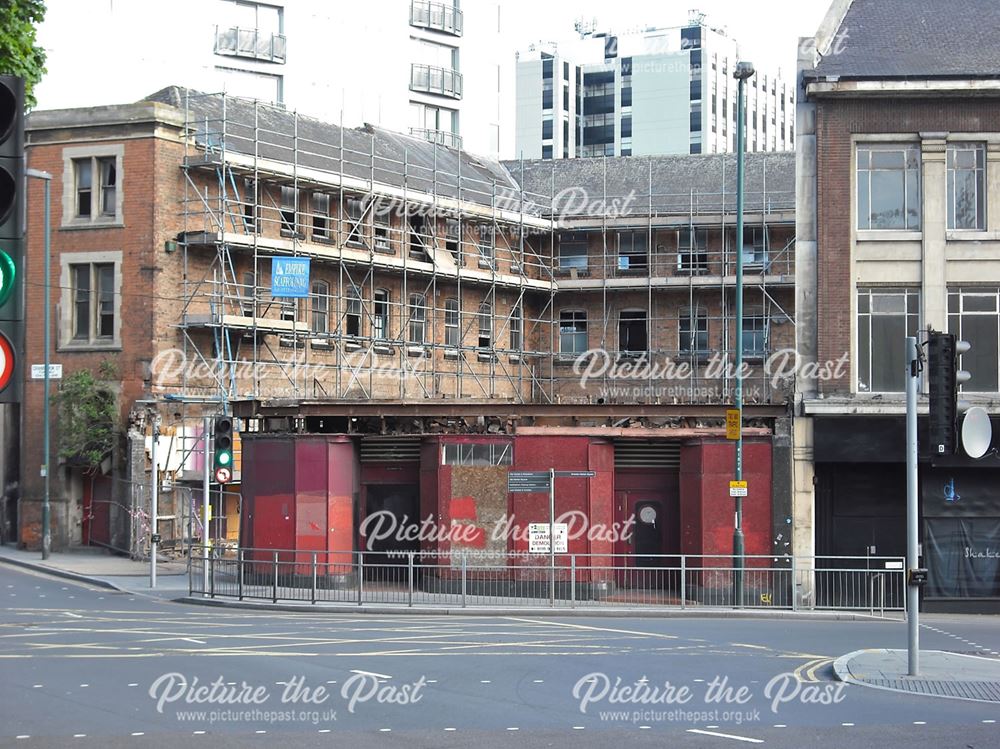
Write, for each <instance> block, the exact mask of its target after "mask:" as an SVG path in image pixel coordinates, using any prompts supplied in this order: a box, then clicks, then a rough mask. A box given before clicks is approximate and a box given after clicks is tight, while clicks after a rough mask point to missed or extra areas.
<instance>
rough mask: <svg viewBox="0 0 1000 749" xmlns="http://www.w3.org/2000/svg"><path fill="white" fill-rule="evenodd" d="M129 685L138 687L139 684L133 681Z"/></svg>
mask: <svg viewBox="0 0 1000 749" xmlns="http://www.w3.org/2000/svg"><path fill="white" fill-rule="evenodd" d="M129 686H130V687H137V686H139V685H138V684H137V683H135V682H134V681H133V682H132V683H131V684H129Z"/></svg>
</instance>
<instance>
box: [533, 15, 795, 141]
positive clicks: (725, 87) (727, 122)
mask: <svg viewBox="0 0 1000 749" xmlns="http://www.w3.org/2000/svg"><path fill="white" fill-rule="evenodd" d="M737 49H738V47H737V43H736V41H735V40H734V39H732V38H731V37H729V36H727V35H726V33H725V32H723V31H720V30H719V29H716V28H713V27H711V26H709V25H708V24H706V23H705V22H704V19H703V17H701V16H700V15H694V16H693V17H692V21H691V23H690V24H689V25H687V26H683V27H679V28H650V29H647V30H645V31H641V32H630V33H627V34H620V35H615V34H608V33H595V32H584V33H581V35H580V38H579V39H577V40H575V41H574V42H572V43H569V44H558V45H556V44H551V43H550V44H542V45H538V46H536V47H533V48H532V49H531V50H529V51H528V52H526V53H522V54H520V55H519V57H518V63H517V83H516V86H517V118H516V123H515V147H516V150H517V153H518V155H519V156H520V157H523V158H526V159H566V158H573V157H594V156H649V155H657V154H686V153H692V154H698V153H723V152H727V151H735V150H736V88H737V85H736V81H735V80H734V79H733V76H732V70H733V66H734V65H735V64H736V62H737V60H738V59H739V55H738V54H737ZM746 95H747V101H746V108H747V141H746V142H747V150H748V151H751V152H754V151H785V150H791V149H792V148H793V147H794V142H795V92H794V87H793V86H792V85H791V84H787V83H786V82H785V81H784V80H782V78H781V76H780V75H776V74H774V73H769V72H767V71H763V70H762V71H758V72H757V75H755V76H754V77H753V78H751V79H750V80H749V81H748V84H747V88H746Z"/></svg>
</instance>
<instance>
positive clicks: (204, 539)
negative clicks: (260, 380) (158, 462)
mask: <svg viewBox="0 0 1000 749" xmlns="http://www.w3.org/2000/svg"><path fill="white" fill-rule="evenodd" d="M202 428H203V429H204V430H205V471H204V475H203V476H202V481H201V564H202V571H201V579H202V588H201V589H202V591H204V593H205V594H206V595H207V594H208V522H209V508H210V507H211V505H210V504H209V501H210V499H211V495H210V494H209V491H211V488H212V487H211V481H210V478H209V476H210V474H211V471H212V451H211V449H210V448H209V436H208V435H209V430H210V429H211V428H212V418H211V417H210V416H206V417H205V421H204V426H203V427H202Z"/></svg>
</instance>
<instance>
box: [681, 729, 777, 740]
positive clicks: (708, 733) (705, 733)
mask: <svg viewBox="0 0 1000 749" xmlns="http://www.w3.org/2000/svg"><path fill="white" fill-rule="evenodd" d="M687 732H688V733H698V734H701V735H702V736H717V737H718V738H720V739H733V741H746V742H747V743H750V744H763V743H764V741H763V740H762V739H752V738H750V737H749V736H734V735H733V734H731V733H719V732H718V731H702V730H701V729H700V728H689V729H688V730H687Z"/></svg>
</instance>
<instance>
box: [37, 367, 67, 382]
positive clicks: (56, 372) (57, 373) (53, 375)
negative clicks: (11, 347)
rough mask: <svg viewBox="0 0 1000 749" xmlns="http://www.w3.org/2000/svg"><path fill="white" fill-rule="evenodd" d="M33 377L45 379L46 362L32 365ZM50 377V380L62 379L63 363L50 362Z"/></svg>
mask: <svg viewBox="0 0 1000 749" xmlns="http://www.w3.org/2000/svg"><path fill="white" fill-rule="evenodd" d="M31 379H33V380H44V379H45V365H44V364H32V365H31ZM49 379H50V380H61V379H62V364H50V365H49Z"/></svg>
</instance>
